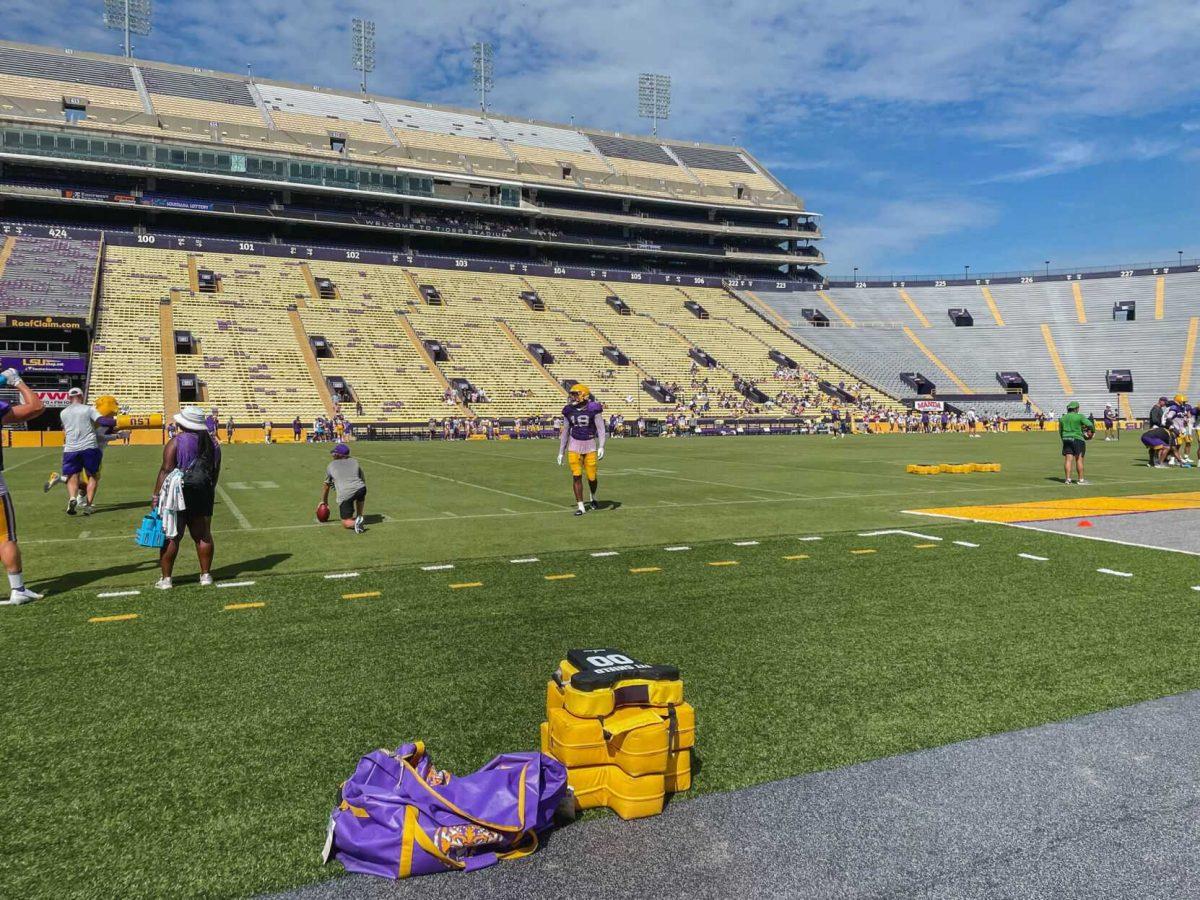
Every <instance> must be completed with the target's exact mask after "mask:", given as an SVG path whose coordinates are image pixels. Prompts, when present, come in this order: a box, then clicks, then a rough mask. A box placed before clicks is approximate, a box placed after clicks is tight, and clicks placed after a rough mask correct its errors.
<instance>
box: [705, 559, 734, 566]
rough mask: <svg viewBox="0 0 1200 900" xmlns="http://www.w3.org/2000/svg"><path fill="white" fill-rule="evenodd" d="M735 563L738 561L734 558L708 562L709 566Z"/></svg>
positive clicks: (732, 564)
mask: <svg viewBox="0 0 1200 900" xmlns="http://www.w3.org/2000/svg"><path fill="white" fill-rule="evenodd" d="M737 564H738V561H737V560H736V559H719V560H717V561H715V562H710V563H709V565H710V566H736V565H737Z"/></svg>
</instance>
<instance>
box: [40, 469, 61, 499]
mask: <svg viewBox="0 0 1200 900" xmlns="http://www.w3.org/2000/svg"><path fill="white" fill-rule="evenodd" d="M62 480H63V479H62V476H61V475H59V474H58V473H57V472H51V473H50V477H49V478H47V479H46V483H45V484H43V485H42V493H43V494H48V493H50V489H51V488H52V487H54V486H55V485H56V484H58V483H60V482H61V481H62Z"/></svg>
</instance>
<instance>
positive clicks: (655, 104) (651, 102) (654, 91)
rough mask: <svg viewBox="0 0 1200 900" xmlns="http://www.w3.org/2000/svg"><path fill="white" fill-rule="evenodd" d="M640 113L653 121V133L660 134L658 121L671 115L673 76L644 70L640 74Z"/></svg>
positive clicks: (663, 120)
mask: <svg viewBox="0 0 1200 900" xmlns="http://www.w3.org/2000/svg"><path fill="white" fill-rule="evenodd" d="M638 115H639V116H641V117H642V118H643V119H649V120H650V121H651V123H652V125H651V128H652V131H651V134H655V135H657V134H658V123H659V122H665V121H666V120H667V119H669V118H670V117H671V76H670V75H655V74H654V73H652V72H643V73H642V74H641V75H639V76H638Z"/></svg>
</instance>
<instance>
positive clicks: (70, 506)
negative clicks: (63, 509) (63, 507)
mask: <svg viewBox="0 0 1200 900" xmlns="http://www.w3.org/2000/svg"><path fill="white" fill-rule="evenodd" d="M78 505H79V501H78V500H76V499H75V498H74V497H72V498H71V499H70V500H68V501H67V515H68V516H73V515H75V507H76V506H78Z"/></svg>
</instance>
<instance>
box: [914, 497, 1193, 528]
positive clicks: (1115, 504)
mask: <svg viewBox="0 0 1200 900" xmlns="http://www.w3.org/2000/svg"><path fill="white" fill-rule="evenodd" d="M1179 509H1200V491H1183V492H1181V493H1176V494H1136V495H1134V496H1130V497H1072V498H1068V499H1065V500H1033V501H1030V502H1027V503H999V504H995V505H992V506H942V507H936V508H934V509H918V510H914V512H919V513H925V514H927V515H933V516H946V517H947V518H951V519H976V520H979V521H983V522H1031V521H1036V520H1039V519H1078V518H1081V517H1084V516H1087V517H1092V518H1094V517H1096V516H1119V515H1124V514H1126V513H1145V512H1167V511H1170V510H1179Z"/></svg>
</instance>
